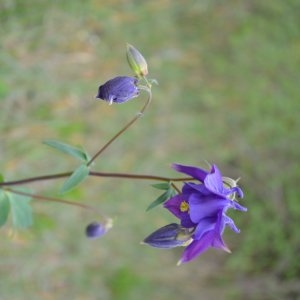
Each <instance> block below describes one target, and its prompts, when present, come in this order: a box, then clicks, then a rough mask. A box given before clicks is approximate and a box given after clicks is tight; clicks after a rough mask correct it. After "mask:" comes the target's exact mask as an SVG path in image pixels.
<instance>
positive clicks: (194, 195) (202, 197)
mask: <svg viewBox="0 0 300 300" xmlns="http://www.w3.org/2000/svg"><path fill="white" fill-rule="evenodd" d="M173 168H174V169H175V170H177V171H179V172H181V173H185V174H187V175H190V176H192V177H193V178H194V179H196V182H186V183H185V184H184V185H183V188H182V193H180V194H178V195H176V196H174V197H172V198H171V199H169V200H168V201H166V202H165V203H164V207H165V208H167V209H168V210H169V211H170V212H171V213H173V214H174V215H175V216H176V217H177V218H179V219H180V222H181V225H182V226H183V227H186V228H190V229H193V235H192V239H193V241H192V243H191V244H190V245H188V246H187V247H186V248H185V250H184V252H183V254H182V257H181V259H180V261H179V264H180V263H183V262H188V261H190V260H192V259H194V258H195V257H197V256H199V255H200V254H202V253H203V252H204V251H206V250H207V249H208V248H210V247H215V248H220V249H223V250H225V251H227V252H230V250H229V249H228V247H227V246H226V244H225V243H224V241H223V239H222V234H223V232H224V229H225V227H226V226H229V227H230V228H231V229H232V230H233V231H235V232H237V233H238V232H239V229H238V228H237V227H236V226H235V224H234V222H233V220H232V219H231V218H229V217H228V216H227V215H226V211H227V210H228V209H229V208H233V209H236V210H240V211H246V210H247V209H246V208H245V207H243V206H241V205H240V204H238V203H237V202H236V201H235V198H236V196H237V197H239V198H242V197H243V192H242V190H241V189H240V188H239V187H238V186H236V185H235V186H232V187H226V186H225V185H224V182H223V179H222V175H221V173H220V171H219V169H218V168H217V166H215V165H213V166H212V168H211V170H210V172H208V171H206V170H203V169H201V168H197V167H192V166H184V165H178V164H175V165H173ZM232 182H234V183H236V181H234V180H232Z"/></svg>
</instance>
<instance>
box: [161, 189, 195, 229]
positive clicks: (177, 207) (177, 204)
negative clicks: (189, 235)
mask: <svg viewBox="0 0 300 300" xmlns="http://www.w3.org/2000/svg"><path fill="white" fill-rule="evenodd" d="M183 201H186V198H185V197H184V195H183V194H178V195H176V196H174V197H172V198H171V199H169V200H167V201H166V202H165V203H164V207H165V208H166V209H168V210H169V211H170V212H171V213H172V214H173V215H175V216H176V217H177V218H178V219H180V221H181V225H182V226H184V227H186V228H191V227H194V226H195V224H194V223H193V222H192V221H191V218H190V215H189V210H188V211H182V210H181V203H182V202H183Z"/></svg>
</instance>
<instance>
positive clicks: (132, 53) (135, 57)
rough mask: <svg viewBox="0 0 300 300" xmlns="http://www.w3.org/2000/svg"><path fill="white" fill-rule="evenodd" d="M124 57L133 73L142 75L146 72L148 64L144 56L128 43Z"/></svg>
mask: <svg viewBox="0 0 300 300" xmlns="http://www.w3.org/2000/svg"><path fill="white" fill-rule="evenodd" d="M126 57H127V61H128V64H129V66H130V68H131V70H132V71H133V72H134V73H135V75H137V76H138V77H144V76H146V75H147V74H148V66H147V62H146V60H145V58H144V57H143V55H142V54H141V53H140V52H139V51H138V50H137V49H136V48H134V47H133V46H132V45H130V44H127V51H126Z"/></svg>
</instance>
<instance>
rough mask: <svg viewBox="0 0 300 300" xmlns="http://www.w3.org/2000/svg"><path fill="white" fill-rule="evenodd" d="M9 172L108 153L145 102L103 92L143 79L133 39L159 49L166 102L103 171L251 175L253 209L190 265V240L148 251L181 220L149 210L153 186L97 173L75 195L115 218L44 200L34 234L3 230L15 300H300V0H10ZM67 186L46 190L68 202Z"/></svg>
mask: <svg viewBox="0 0 300 300" xmlns="http://www.w3.org/2000/svg"><path fill="white" fill-rule="evenodd" d="M0 25H1V26H0V38H1V39H0V41H1V42H0V96H1V97H0V121H1V123H0V126H1V135H0V155H1V160H0V170H1V172H2V173H3V174H4V175H5V178H6V180H14V179H20V178H25V177H29V176H37V175H44V174H49V173H56V172H62V171H66V170H72V169H74V168H75V167H76V166H77V164H76V161H74V160H72V159H71V158H69V157H67V156H66V155H64V154H60V153H57V152H55V151H54V150H52V149H50V148H49V147H47V146H45V145H43V144H42V140H43V139H46V138H55V139H59V140H62V141H64V142H67V143H70V144H73V145H83V146H84V147H85V149H87V150H88V151H89V153H91V154H93V153H95V152H96V151H97V149H98V148H99V147H100V146H101V145H103V144H104V143H105V142H106V141H107V140H108V139H109V138H110V137H111V136H112V135H113V134H114V133H115V132H116V131H117V130H119V129H120V128H121V127H122V126H123V125H124V124H125V123H126V122H127V121H128V120H129V119H130V118H131V117H133V116H134V115H135V113H136V112H137V111H138V110H139V109H140V107H141V105H142V103H143V102H144V98H145V96H144V95H142V96H141V97H139V98H138V99H136V100H134V101H131V102H129V103H127V104H126V105H112V106H108V105H107V104H106V103H104V102H101V101H95V98H94V97H95V95H96V93H97V88H98V86H99V85H100V84H101V83H103V82H105V81H106V80H108V79H110V78H112V77H114V76H116V75H131V72H130V70H129V67H128V66H127V63H126V60H125V47H126V42H129V43H131V44H133V45H134V46H135V47H137V48H138V49H139V50H140V51H141V52H142V53H143V54H144V56H145V57H146V59H147V61H148V64H149V70H150V76H149V77H150V78H155V79H157V81H158V82H159V85H158V86H154V88H153V93H154V99H153V102H152V105H151V107H150V109H149V110H148V111H147V113H146V114H145V116H144V117H143V118H142V119H140V120H139V121H138V123H136V124H135V126H134V127H133V128H131V130H129V131H128V132H127V133H126V134H125V135H124V136H122V137H121V138H120V139H119V140H117V141H116V142H115V143H114V144H113V145H112V146H111V147H110V148H109V149H107V150H106V151H105V152H104V153H103V155H102V157H100V158H99V159H98V161H97V162H96V163H95V165H94V166H93V168H94V170H97V171H114V172H129V173H144V174H156V175H161V176H176V175H177V174H175V173H174V172H173V171H172V170H171V169H170V168H169V166H170V164H171V163H172V162H178V163H183V164H193V165H199V166H203V167H205V166H206V164H205V161H209V162H214V163H217V164H218V165H219V166H220V168H221V170H222V171H223V174H225V175H227V176H230V177H233V178H237V177H241V181H240V183H241V185H242V187H243V189H244V192H245V199H244V200H243V201H242V204H243V205H245V206H246V207H248V212H247V213H240V212H233V213H231V216H232V217H233V218H234V219H235V221H236V224H237V226H238V227H240V228H241V233H240V234H239V235H236V234H234V233H232V232H230V230H227V231H226V232H225V240H226V241H227V243H228V245H229V247H230V248H231V250H232V252H233V253H232V254H230V255H229V254H227V253H225V252H221V251H217V250H211V251H209V252H207V253H205V254H204V255H202V256H201V257H199V258H198V259H197V260H195V261H193V262H192V263H190V264H186V265H182V266H180V267H176V262H177V260H178V259H179V257H180V254H181V251H182V249H175V250H169V251H163V250H158V249H154V248H150V247H147V246H143V245H140V241H141V240H142V239H143V238H144V237H145V236H146V235H148V234H149V233H150V232H152V231H153V230H155V229H156V228H158V227H160V226H163V225H165V224H167V223H171V222H173V221H175V219H174V218H173V217H172V216H171V215H170V214H169V213H168V212H166V211H165V210H164V209H162V208H161V207H157V208H155V209H153V210H152V211H150V212H148V213H145V208H146V207H147V206H148V205H149V203H150V202H152V201H153V200H154V199H155V198H156V197H157V196H158V193H159V191H157V190H154V189H153V188H152V187H151V186H150V184H152V183H154V182H141V181H128V180H111V179H99V178H97V179H96V178H89V179H88V180H87V181H85V182H84V184H82V185H81V186H80V187H79V188H77V189H75V190H73V191H72V192H70V193H68V194H67V195H65V196H64V199H69V200H74V201H78V202H82V203H88V204H90V205H94V206H96V207H97V208H98V209H101V210H102V211H103V212H104V213H105V214H108V215H109V216H111V217H113V218H114V219H115V226H114V228H113V229H112V230H111V231H110V232H109V234H107V235H106V236H105V237H103V238H102V239H99V240H95V241H88V240H87V239H86V238H85V236H84V234H83V232H84V227H85V225H86V224H87V223H89V222H91V221H93V220H95V219H97V215H96V214H95V215H94V214H93V213H91V212H87V211H83V210H80V209H78V208H74V207H70V206H63V205H60V204H53V203H46V202H38V201H34V203H33V208H34V216H35V223H34V226H33V227H32V228H31V229H30V230H26V231H21V232H11V226H10V225H9V224H8V225H6V226H4V227H3V228H1V229H0V234H1V247H0V276H1V277H0V278H1V280H0V299H1V300H8V299H9V300H11V299H32V300H35V299H43V300H47V299H76V300H77V299H78V300H79V299H101V300H102V299H104V300H105V299H124V300H125V299H132V300H135V299H145V300H146V299H191V300H193V299H204V300H210V299H300V259H299V253H300V234H299V228H300V189H299V181H300V168H299V161H300V151H299V150H300V130H299V129H300V118H299V112H300V101H299V95H300V91H299V82H300V71H299V66H300V2H299V1H298V0H287V1H281V0H265V1H260V0H253V1H250V0H249V1H246V0H244V1H242V0H228V1H221V0H219V1H217V0H199V1H191V0H187V1H183V0H182V1H171V0H160V1H133V0H131V1H130V0H112V1H100V0H99V1H97V0H72V1H59V0H53V1H45V0H28V1H22V0H0ZM61 183H62V181H55V182H43V183H35V184H31V185H30V187H31V188H32V189H34V190H35V191H36V192H37V193H40V194H44V195H48V196H56V197H58V196H59V195H58V191H59V188H60V186H61Z"/></svg>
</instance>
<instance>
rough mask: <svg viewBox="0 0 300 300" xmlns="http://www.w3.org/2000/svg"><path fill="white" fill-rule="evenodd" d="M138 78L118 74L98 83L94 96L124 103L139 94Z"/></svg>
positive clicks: (111, 101)
mask: <svg viewBox="0 0 300 300" xmlns="http://www.w3.org/2000/svg"><path fill="white" fill-rule="evenodd" d="M137 84H138V79H137V78H135V77H128V76H118V77H115V78H113V79H111V80H108V81H107V82H105V83H104V84H103V85H100V87H99V90H98V94H97V96H96V98H98V99H102V100H105V101H107V102H109V104H112V103H124V102H127V101H128V100H130V99H132V98H135V97H137V96H138V95H139V89H138V87H137Z"/></svg>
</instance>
